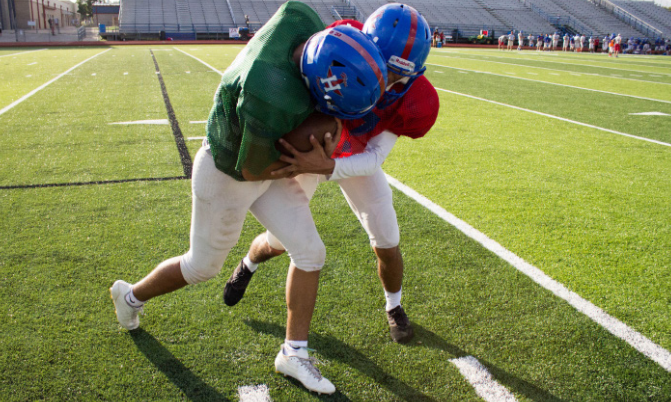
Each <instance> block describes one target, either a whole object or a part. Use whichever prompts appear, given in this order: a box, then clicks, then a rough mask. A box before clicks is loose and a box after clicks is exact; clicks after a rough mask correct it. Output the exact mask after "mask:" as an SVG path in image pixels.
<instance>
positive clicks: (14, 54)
mask: <svg viewBox="0 0 671 402" xmlns="http://www.w3.org/2000/svg"><path fill="white" fill-rule="evenodd" d="M41 50H47V49H46V48H44V49H37V50H28V51H26V52H18V53H12V54H5V55H2V56H0V57H9V56H20V55H22V54H26V53H33V52H39V51H41ZM54 57H56V56H54Z"/></svg>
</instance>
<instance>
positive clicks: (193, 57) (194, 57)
mask: <svg viewBox="0 0 671 402" xmlns="http://www.w3.org/2000/svg"><path fill="white" fill-rule="evenodd" d="M173 49H175V50H177V51H179V52H182V53H184V54H185V55H187V56H189V57H191V58H192V59H195V60H196V61H199V62H201V63H203V64H204V65H205V66H207V67H209V68H210V69H211V70H212V71H214V72H215V73H217V74H219V75H224V73H222V72H221V71H219V70H217V69H216V68H214V67H212V66H211V65H209V64H207V63H205V62H204V61H202V60H201V59H199V58H198V57H196V56H194V55H192V54H189V53H187V52H185V51H184V50H181V49H178V48H176V47H173ZM208 56H209V54H208Z"/></svg>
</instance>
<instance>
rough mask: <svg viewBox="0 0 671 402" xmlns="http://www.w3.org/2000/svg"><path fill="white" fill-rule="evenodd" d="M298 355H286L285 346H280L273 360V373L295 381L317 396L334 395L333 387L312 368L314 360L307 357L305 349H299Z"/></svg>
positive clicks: (317, 370)
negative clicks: (275, 372)
mask: <svg viewBox="0 0 671 402" xmlns="http://www.w3.org/2000/svg"><path fill="white" fill-rule="evenodd" d="M298 354H299V355H300V356H294V355H287V354H286V353H285V345H282V347H281V348H280V353H278V354H277V357H276V358H275V371H277V372H278V373H281V374H284V375H285V376H290V377H293V378H295V379H297V380H298V381H300V382H301V384H303V386H304V387H305V388H307V389H309V390H310V391H314V392H316V393H318V394H332V393H334V392H335V386H334V385H333V384H332V383H331V381H329V380H327V379H326V378H324V377H322V374H321V373H320V372H319V369H317V368H316V367H315V366H314V363H316V359H315V358H313V357H308V352H307V350H306V349H305V348H301V349H300V351H299V352H298Z"/></svg>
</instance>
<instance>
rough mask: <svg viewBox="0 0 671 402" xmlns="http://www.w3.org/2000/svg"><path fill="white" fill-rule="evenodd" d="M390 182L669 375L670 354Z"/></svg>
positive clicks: (503, 249)
mask: <svg viewBox="0 0 671 402" xmlns="http://www.w3.org/2000/svg"><path fill="white" fill-rule="evenodd" d="M386 176H387V180H388V181H389V183H390V184H391V185H392V186H394V187H395V188H397V189H398V190H399V191H401V192H402V193H404V194H405V195H407V196H408V197H410V198H412V199H414V200H415V201H417V202H418V203H419V204H421V205H422V206H424V207H425V208H427V209H428V210H430V211H431V212H433V213H435V214H436V215H438V216H439V217H440V218H442V219H443V220H445V221H446V222H448V223H449V224H451V225H452V226H454V227H456V228H457V229H458V230H460V231H461V232H463V233H464V234H465V235H466V236H468V237H470V238H471V239H473V240H475V241H476V242H478V243H480V244H481V245H482V246H483V247H485V248H486V249H487V250H489V251H491V252H492V253H494V254H496V255H497V256H499V257H500V258H501V259H503V260H504V261H506V262H508V263H509V264H510V265H512V266H513V267H515V268H516V269H517V270H518V271H520V272H522V273H523V274H525V275H527V276H528V277H529V278H531V279H532V280H533V281H534V282H536V283H537V284H539V285H540V286H542V287H543V288H545V289H547V290H549V291H550V292H552V293H554V294H555V295H556V296H557V297H559V298H561V299H563V300H565V301H566V302H568V303H569V304H570V305H571V306H573V307H574V308H575V309H576V310H578V311H580V312H581V313H583V314H585V315H586V316H587V317H589V318H590V319H592V321H594V322H596V323H597V324H599V325H601V326H602V327H604V328H605V329H606V330H608V332H610V333H611V334H613V335H615V336H616V337H618V338H620V339H622V340H623V341H625V342H627V343H628V344H629V345H631V346H632V347H633V348H634V349H636V350H638V351H639V352H641V353H642V354H643V355H645V356H647V357H648V358H650V359H651V360H653V361H655V362H656V363H657V364H659V365H660V366H662V367H663V368H664V369H665V370H666V371H668V372H671V353H670V352H669V351H668V350H666V349H664V348H662V347H661V346H659V345H657V344H656V343H654V342H652V341H651V340H650V339H648V338H646V337H645V336H643V335H641V334H640V333H639V332H637V331H636V330H634V329H632V328H630V327H628V326H627V325H626V324H624V323H623V322H621V321H619V320H618V319H616V318H614V317H612V316H610V315H609V314H608V313H606V312H605V311H603V310H602V309H600V308H599V307H597V306H595V305H594V304H592V303H591V302H589V301H587V300H585V299H583V298H582V297H580V295H578V294H577V293H575V292H572V291H570V290H568V289H567V288H566V287H565V286H564V285H562V284H561V283H559V282H557V281H555V280H554V279H552V278H550V277H549V276H548V275H546V274H545V273H544V272H543V271H541V270H540V269H538V268H536V267H535V266H533V265H531V264H529V263H528V262H526V261H524V260H523V259H522V258H520V257H518V256H517V255H515V254H513V253H512V252H510V251H509V250H507V249H505V248H504V247H503V246H502V245H500V244H499V243H497V242H495V241H494V240H492V239H490V238H489V237H487V236H486V235H485V234H484V233H481V232H479V231H478V230H476V229H475V228H474V227H473V226H471V225H469V224H468V223H466V222H464V221H462V220H461V219H459V218H457V217H456V216H454V215H452V214H451V213H449V212H447V211H446V210H444V209H443V208H442V207H440V206H439V205H437V204H435V203H433V202H432V201H430V200H429V199H428V198H426V197H424V196H423V195H421V194H419V193H418V192H417V191H415V190H413V189H412V188H410V187H408V186H406V185H405V184H403V183H401V182H400V181H398V180H396V179H395V178H393V177H391V176H389V175H386Z"/></svg>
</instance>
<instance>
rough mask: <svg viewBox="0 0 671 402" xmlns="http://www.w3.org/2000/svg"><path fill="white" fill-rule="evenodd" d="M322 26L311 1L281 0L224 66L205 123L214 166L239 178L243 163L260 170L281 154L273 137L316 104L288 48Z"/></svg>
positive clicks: (240, 177) (280, 134) (252, 169)
mask: <svg viewBox="0 0 671 402" xmlns="http://www.w3.org/2000/svg"><path fill="white" fill-rule="evenodd" d="M324 28H325V26H324V23H323V22H322V21H321V19H320V18H319V15H318V14H317V13H316V12H315V11H314V10H312V9H311V8H310V7H309V6H307V5H305V4H303V3H300V2H294V1H289V2H287V3H284V4H283V5H282V6H281V7H280V8H279V10H278V11H277V13H275V15H274V16H273V17H272V18H271V19H270V20H269V21H268V22H267V23H266V24H265V25H264V26H263V28H261V30H259V31H258V32H257V33H256V34H255V35H254V38H253V39H252V40H250V41H249V43H248V44H247V46H246V47H245V48H244V49H243V50H242V51H241V52H240V54H238V56H237V57H236V58H235V61H234V62H233V64H231V66H230V67H229V68H228V69H226V71H225V72H224V74H223V77H222V81H221V85H220V86H219V89H218V90H217V93H216V95H215V99H214V106H213V108H212V111H211V112H210V117H209V119H208V123H207V139H208V141H209V143H210V149H211V152H212V156H213V157H214V161H215V165H216V167H217V169H219V170H221V171H222V172H224V173H226V174H228V175H230V176H231V177H233V178H235V179H236V180H240V181H242V180H244V179H243V177H242V173H241V172H242V169H243V168H245V169H248V170H249V171H250V172H252V173H254V174H258V173H260V172H261V171H263V169H265V168H266V167H268V166H269V165H270V164H271V163H272V162H274V161H275V160H277V158H278V157H279V155H280V154H279V152H278V151H277V150H276V149H275V145H274V144H275V141H277V139H279V138H280V137H282V135H283V134H285V133H287V132H289V131H291V130H293V129H294V128H296V127H297V126H298V125H300V124H301V123H302V122H303V120H305V119H306V118H307V117H308V116H309V115H310V114H311V113H312V112H313V111H314V110H315V105H314V103H313V101H312V99H311V97H310V92H309V91H308V89H307V88H306V86H305V84H304V83H303V81H302V78H301V73H300V71H299V67H298V66H296V64H295V63H294V61H293V60H292V54H293V51H294V49H296V47H297V46H299V45H300V44H302V43H303V42H305V41H307V40H308V39H309V38H310V37H311V36H312V35H313V34H314V33H316V32H319V31H321V30H323V29H324Z"/></svg>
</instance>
